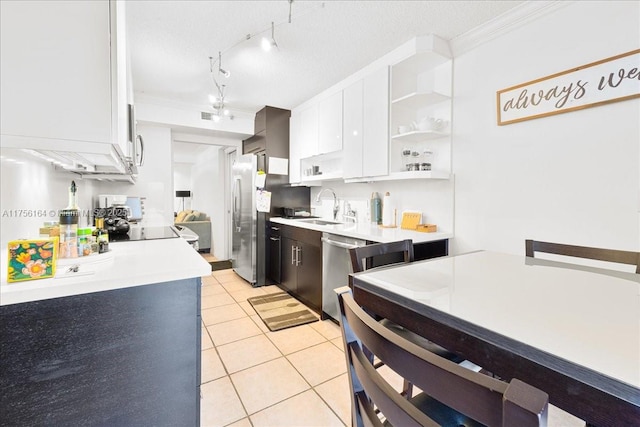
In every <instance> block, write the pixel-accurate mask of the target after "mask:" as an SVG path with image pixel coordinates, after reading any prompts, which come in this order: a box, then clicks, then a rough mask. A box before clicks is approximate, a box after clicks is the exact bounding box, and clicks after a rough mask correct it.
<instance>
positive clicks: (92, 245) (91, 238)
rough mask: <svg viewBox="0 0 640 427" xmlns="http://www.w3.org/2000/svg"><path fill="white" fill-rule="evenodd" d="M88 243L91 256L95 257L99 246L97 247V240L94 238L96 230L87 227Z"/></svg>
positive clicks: (98, 251)
mask: <svg viewBox="0 0 640 427" xmlns="http://www.w3.org/2000/svg"><path fill="white" fill-rule="evenodd" d="M87 240H88V241H89V247H90V248H91V255H97V254H99V253H100V246H99V245H98V238H97V236H96V228H95V227H89V234H88V235H87Z"/></svg>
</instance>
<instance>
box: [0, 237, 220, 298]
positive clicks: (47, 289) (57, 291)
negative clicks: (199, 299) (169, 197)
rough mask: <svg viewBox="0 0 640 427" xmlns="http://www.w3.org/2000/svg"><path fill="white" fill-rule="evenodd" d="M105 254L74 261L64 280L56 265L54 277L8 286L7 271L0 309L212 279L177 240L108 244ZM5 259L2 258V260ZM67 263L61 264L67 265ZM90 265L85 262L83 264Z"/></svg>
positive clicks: (62, 269)
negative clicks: (178, 281) (205, 278)
mask: <svg viewBox="0 0 640 427" xmlns="http://www.w3.org/2000/svg"><path fill="white" fill-rule="evenodd" d="M109 249H110V251H109V252H108V253H107V254H100V255H92V256H90V257H82V258H77V260H78V266H79V270H78V272H77V273H68V274H65V273H66V271H67V270H68V266H66V265H61V263H58V267H57V270H56V277H55V278H52V279H40V280H30V281H25V282H15V283H7V265H6V264H3V266H2V267H3V268H2V280H1V281H0V305H9V304H17V303H23V302H31V301H39V300H45V299H50V298H58V297H66V296H72V295H80V294H87V293H91V292H100V291H110V290H114V289H122V288H129V287H134V286H141V285H149V284H153V283H160V282H169V281H173V280H181V279H189V278H193V277H201V276H206V275H209V274H211V265H210V264H209V263H208V262H206V261H205V260H204V259H203V258H202V256H200V254H198V252H196V251H195V250H194V249H193V248H192V247H191V246H190V245H189V243H188V242H187V241H186V240H184V239H181V238H175V239H159V240H142V241H128V242H110V243H109ZM6 258H7V253H6V251H5V252H4V253H3V259H5V260H6ZM69 261H70V260H64V262H65V263H68V264H70V263H69ZM87 261H89V262H87Z"/></svg>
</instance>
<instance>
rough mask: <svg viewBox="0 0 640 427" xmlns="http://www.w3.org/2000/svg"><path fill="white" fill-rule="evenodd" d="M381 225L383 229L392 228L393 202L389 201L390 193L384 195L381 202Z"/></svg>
mask: <svg viewBox="0 0 640 427" xmlns="http://www.w3.org/2000/svg"><path fill="white" fill-rule="evenodd" d="M382 225H383V226H385V227H392V226H393V225H394V215H393V200H392V199H391V193H389V192H388V191H387V192H386V193H385V195H384V200H383V201H382Z"/></svg>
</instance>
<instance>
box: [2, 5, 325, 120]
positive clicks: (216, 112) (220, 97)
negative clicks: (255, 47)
mask: <svg viewBox="0 0 640 427" xmlns="http://www.w3.org/2000/svg"><path fill="white" fill-rule="evenodd" d="M0 1H1V0H0ZM288 2H289V19H288V22H289V24H291V17H292V7H293V2H294V0H288ZM324 6H325V4H324V2H323V3H321V4H320V5H319V6H317V7H311V8H309V9H307V10H305V11H304V12H303V13H299V14H297V15H296V17H298V16H302V15H306V14H308V13H310V12H312V11H314V10H317V9H322V8H324ZM286 22H287V21H283V22H279V23H278V25H281V24H284V23H286ZM267 31H269V28H265V29H263V30H261V31H257V32H255V33H253V34H247V35H246V36H244V37H243V38H242V39H241V40H239V41H238V42H236V43H235V44H233V45H231V46H230V47H228V48H227V49H226V50H224V51H218V58H217V59H215V60H214V59H213V57H211V56H210V57H209V64H210V72H211V78H212V79H213V83H214V85H215V87H216V92H217V95H215V96H214V95H210V96H209V101H210V103H211V106H212V107H213V113H212V115H211V119H212V120H213V121H214V122H218V121H220V118H221V117H222V116H226V117H228V118H229V119H230V120H233V115H232V114H231V112H230V111H229V110H228V109H227V108H226V106H225V98H224V96H225V94H224V91H225V88H226V86H225V85H220V84H219V83H218V80H217V79H216V74H217V75H220V74H222V75H223V76H224V77H226V78H229V76H231V73H230V72H229V71H228V70H225V69H223V68H222V53H223V52H224V53H225V54H226V53H227V52H229V51H230V50H232V49H234V48H235V47H237V46H238V45H240V44H242V43H244V42H246V41H248V40H251V39H252V38H254V37H256V36H258V35H260V34H263V33H266V32H267ZM261 46H262V48H263V49H264V50H265V51H267V52H268V51H270V50H271V49H272V48H273V47H275V48H276V49H280V48H279V46H278V43H277V42H276V38H275V22H273V21H271V39H269V38H267V37H263V38H262V41H261ZM216 61H217V73H216V72H214V70H216V68H215V65H216Z"/></svg>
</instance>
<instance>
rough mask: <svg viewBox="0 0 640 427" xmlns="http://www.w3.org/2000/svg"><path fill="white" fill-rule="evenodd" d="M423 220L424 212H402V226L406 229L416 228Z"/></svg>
mask: <svg viewBox="0 0 640 427" xmlns="http://www.w3.org/2000/svg"><path fill="white" fill-rule="evenodd" d="M421 220H422V212H413V211H404V212H402V222H401V223H400V228H404V229H405V230H415V229H416V227H417V226H418V224H420V221H421Z"/></svg>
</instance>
